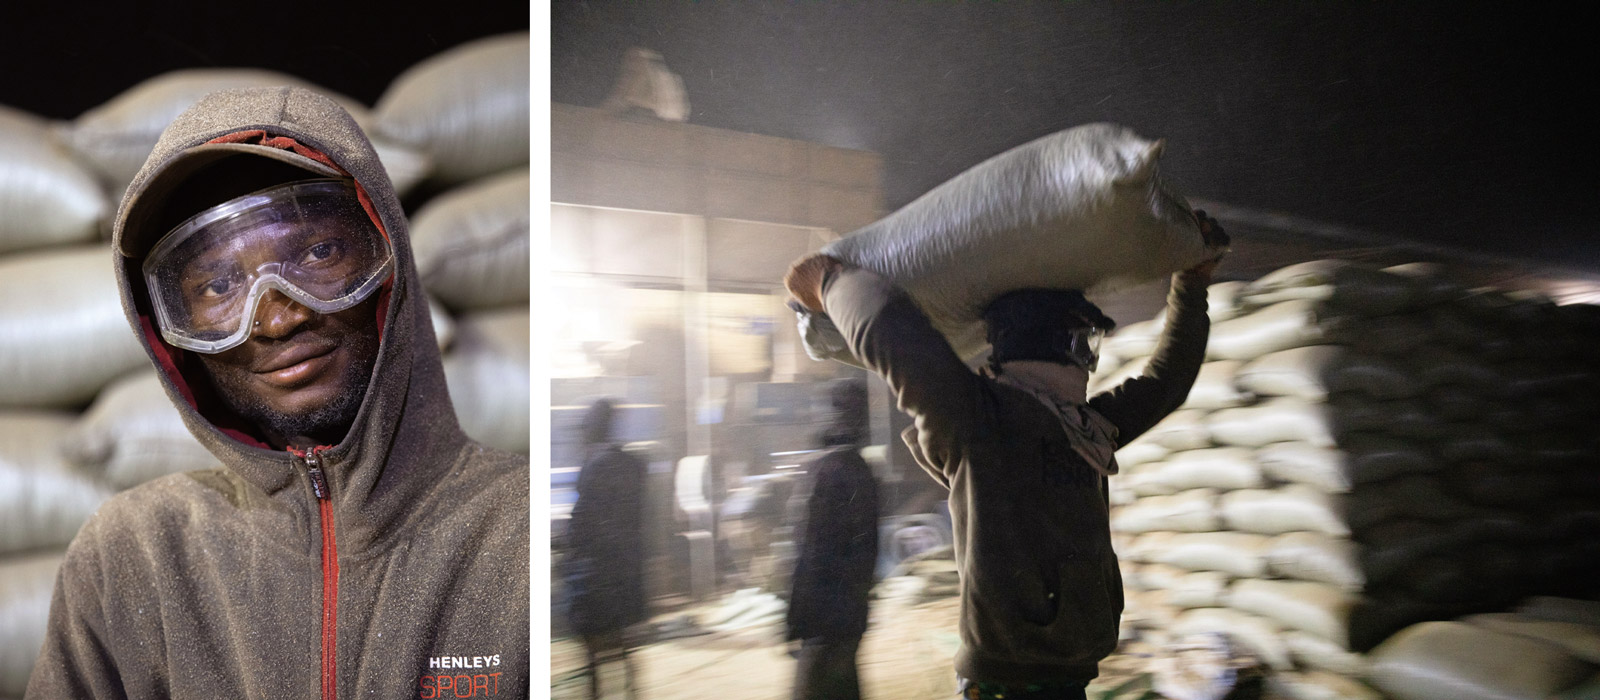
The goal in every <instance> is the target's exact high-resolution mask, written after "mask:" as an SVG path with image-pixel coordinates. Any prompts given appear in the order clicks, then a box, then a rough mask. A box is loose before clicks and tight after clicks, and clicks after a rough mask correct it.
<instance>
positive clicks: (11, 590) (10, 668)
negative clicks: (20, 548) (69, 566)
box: [0, 551, 62, 697]
mask: <svg viewBox="0 0 1600 700" xmlns="http://www.w3.org/2000/svg"><path fill="white" fill-rule="evenodd" d="M61 558H62V555H61V553H60V552H54V551H52V552H40V553H34V554H26V555H23V556H19V557H14V558H8V559H4V560H0V696H7V697H21V696H22V692H23V691H24V690H26V689H27V687H28V676H29V674H30V673H31V672H32V671H33V665H34V663H35V662H37V661H38V660H39V650H40V649H42V648H43V647H44V636H45V631H46V630H47V629H48V628H49V622H50V598H51V595H52V594H53V592H54V591H55V587H56V571H57V570H58V569H60V568H61Z"/></svg>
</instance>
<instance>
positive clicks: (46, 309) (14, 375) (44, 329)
mask: <svg viewBox="0 0 1600 700" xmlns="http://www.w3.org/2000/svg"><path fill="white" fill-rule="evenodd" d="M111 264H112V263H111V248H110V246H104V245H96V246H80V247H71V248H59V249H57V248H52V249H48V250H39V251H30V252H26V253H19V254H16V255H10V256H7V257H5V258H0V299H4V300H5V301H6V304H7V306H8V307H9V308H8V309H6V311H5V313H3V314H0V377H4V378H5V381H4V382H0V408H7V407H37V408H55V407H67V406H76V405H79V404H82V403H85V402H87V401H88V400H89V399H91V398H93V397H94V395H95V393H96V392H98V391H99V390H100V388H101V387H103V386H105V385H106V383H107V382H109V381H111V380H112V379H114V378H115V377H117V376H118V375H120V374H123V373H125V372H128V371H131V370H134V369H138V368H139V367H141V366H148V364H149V360H147V359H145V354H144V349H143V348H142V347H140V346H139V342H138V340H137V339H135V338H134V335H133V330H132V329H131V328H129V326H128V321H127V319H126V318H124V317H123V315H122V302H121V299H122V297H121V295H120V293H119V292H118V291H117V280H116V278H115V277H114V276H113V275H112V269H111Z"/></svg>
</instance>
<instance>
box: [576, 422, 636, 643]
mask: <svg viewBox="0 0 1600 700" xmlns="http://www.w3.org/2000/svg"><path fill="white" fill-rule="evenodd" d="M591 450H592V451H593V453H592V455H591V456H590V457H589V458H588V459H586V460H585V461H584V464H583V470H582V471H580V472H578V501H577V503H575V504H573V506H572V519H571V520H570V521H568V524H567V527H568V529H567V543H568V545H569V546H570V547H571V548H572V549H571V552H570V553H569V555H568V558H567V561H566V564H565V567H566V583H567V587H568V591H570V593H571V595H572V607H571V609H570V611H569V613H568V615H569V617H570V622H571V623H572V628H573V630H574V631H576V632H578V633H579V634H586V635H588V634H602V633H606V632H618V631H621V630H622V629H623V628H625V627H627V626H629V625H633V624H636V623H639V622H642V621H643V620H644V619H645V618H646V617H647V612H648V609H647V605H646V599H645V590H644V532H643V527H644V486H645V483H644V480H645V465H644V461H643V460H641V459H639V458H638V457H635V456H633V455H631V454H628V453H627V452H624V451H623V450H622V448H621V447H619V446H617V445H610V444H607V445H595V446H592V447H591Z"/></svg>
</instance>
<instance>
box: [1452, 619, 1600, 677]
mask: <svg viewBox="0 0 1600 700" xmlns="http://www.w3.org/2000/svg"><path fill="white" fill-rule="evenodd" d="M1461 621H1462V622H1465V623H1467V624H1469V625H1476V626H1478V627H1482V628H1484V629H1491V630H1494V631H1496V632H1503V633H1505V634H1514V635H1517V636H1519V637H1527V638H1529V639H1536V640H1539V641H1541V642H1546V643H1549V644H1554V645H1556V646H1558V647H1561V648H1562V649H1565V650H1567V653H1569V654H1571V655H1573V656H1576V657H1578V658H1580V659H1583V660H1584V661H1587V662H1589V663H1591V664H1596V665H1600V627H1591V626H1589V625H1581V624H1578V623H1576V622H1556V621H1554V620H1541V619H1539V618H1536V617H1528V616H1525V615H1518V614H1516V613H1484V614H1480V615H1468V616H1466V617H1463V618H1461Z"/></svg>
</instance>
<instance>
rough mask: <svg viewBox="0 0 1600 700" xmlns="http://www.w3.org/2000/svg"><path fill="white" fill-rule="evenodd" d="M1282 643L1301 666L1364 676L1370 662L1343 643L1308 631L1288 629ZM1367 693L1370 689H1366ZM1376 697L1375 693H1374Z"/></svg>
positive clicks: (1345, 674) (1355, 676)
mask: <svg viewBox="0 0 1600 700" xmlns="http://www.w3.org/2000/svg"><path fill="white" fill-rule="evenodd" d="M1283 645H1284V646H1286V647H1288V648H1289V655H1290V656H1292V657H1294V659H1295V661H1297V662H1299V664H1300V665H1301V666H1305V667H1308V668H1314V669H1320V670H1323V671H1328V672H1330V673H1336V674H1338V675H1341V676H1351V677H1353V678H1365V677H1366V675H1367V669H1368V668H1369V667H1370V666H1371V664H1370V663H1369V662H1368V661H1367V657H1365V656H1363V655H1361V654H1357V653H1355V652H1353V651H1350V650H1349V649H1346V648H1345V647H1344V645H1342V644H1339V643H1337V642H1333V641H1329V640H1327V639H1323V638H1322V637H1319V636H1317V635H1315V634H1311V633H1310V632H1302V631H1300V630H1290V631H1288V632H1285V633H1284V635H1283ZM1368 692H1369V693H1370V692H1372V691H1370V690H1369V691H1368ZM1374 697H1376V695H1374Z"/></svg>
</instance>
